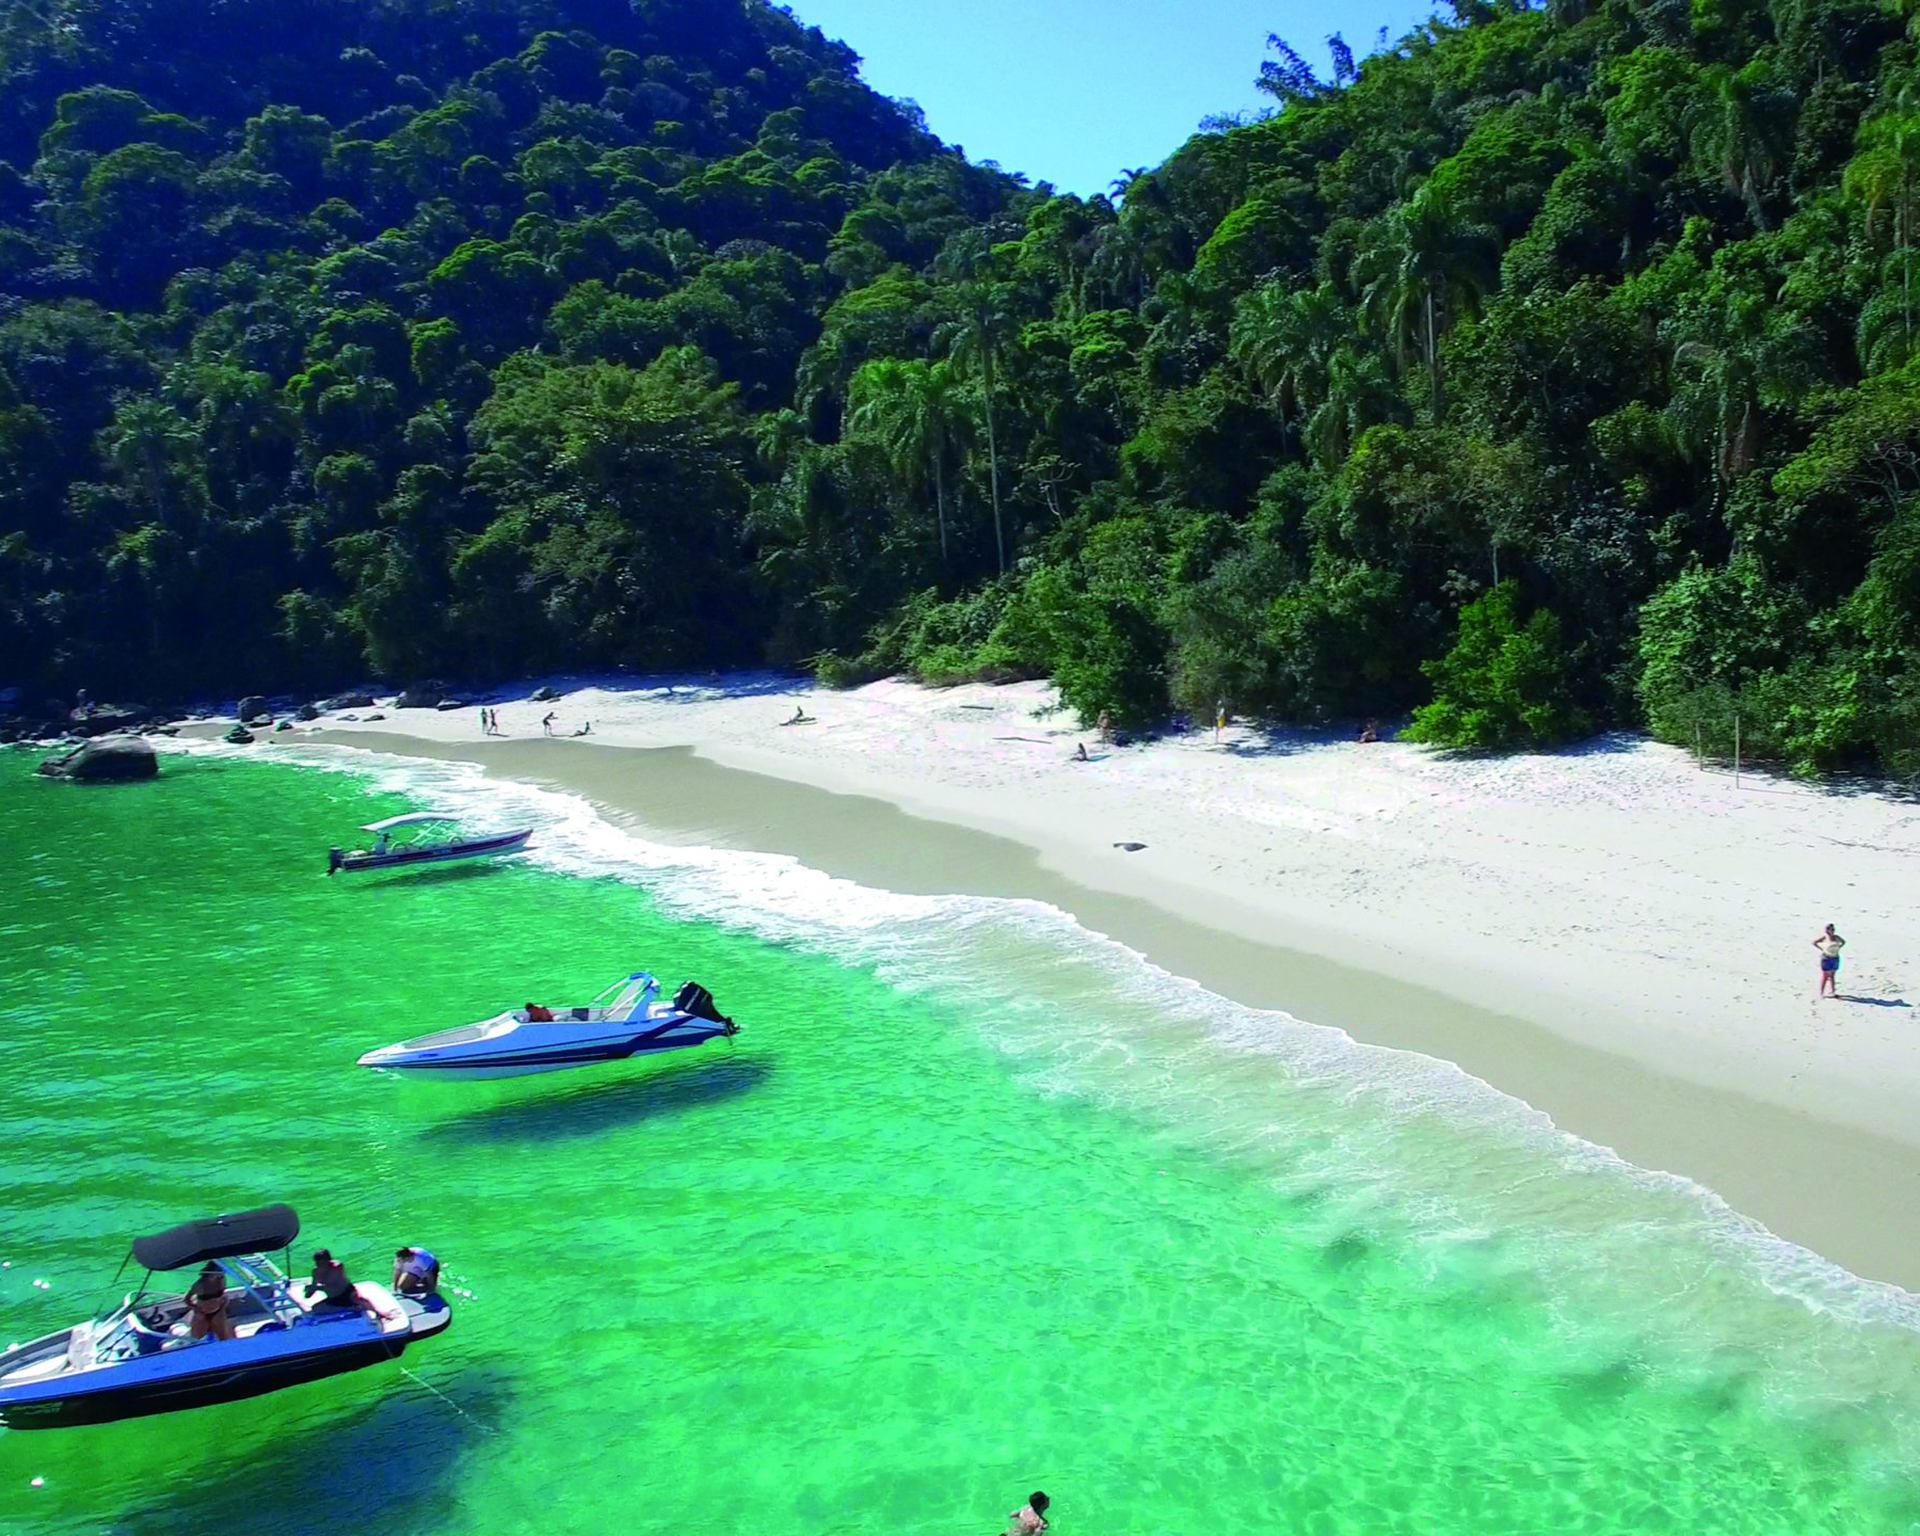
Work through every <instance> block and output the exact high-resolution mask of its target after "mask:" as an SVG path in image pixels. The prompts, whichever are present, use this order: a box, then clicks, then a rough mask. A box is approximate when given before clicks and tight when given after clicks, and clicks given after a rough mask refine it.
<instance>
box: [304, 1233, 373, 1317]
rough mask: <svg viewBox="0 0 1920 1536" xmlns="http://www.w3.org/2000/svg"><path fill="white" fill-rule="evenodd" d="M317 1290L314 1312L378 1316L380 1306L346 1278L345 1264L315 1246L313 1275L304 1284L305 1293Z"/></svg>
mask: <svg viewBox="0 0 1920 1536" xmlns="http://www.w3.org/2000/svg"><path fill="white" fill-rule="evenodd" d="M316 1292H318V1293H319V1296H320V1300H318V1301H317V1302H315V1303H314V1304H313V1310H314V1311H316V1312H364V1313H366V1314H367V1316H368V1317H370V1318H372V1319H374V1320H375V1321H378V1320H379V1317H380V1309H379V1308H378V1307H376V1306H375V1305H374V1304H373V1303H372V1302H370V1301H368V1300H367V1298H366V1297H364V1296H362V1295H361V1294H360V1292H359V1290H358V1289H357V1288H356V1287H355V1286H354V1283H353V1282H352V1281H351V1280H349V1279H348V1278H347V1266H346V1265H344V1264H342V1263H341V1262H340V1261H339V1260H338V1259H336V1258H335V1257H334V1256H333V1255H332V1254H331V1253H330V1252H328V1251H327V1250H326V1249H325V1248H316V1249H315V1250H314V1254H313V1279H312V1280H311V1281H309V1282H308V1284H307V1295H308V1296H309V1297H311V1296H313V1295H314V1294H315V1293H316Z"/></svg>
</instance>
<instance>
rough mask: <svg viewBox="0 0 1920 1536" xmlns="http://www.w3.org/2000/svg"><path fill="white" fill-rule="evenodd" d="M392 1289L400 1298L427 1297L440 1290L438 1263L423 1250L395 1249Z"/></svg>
mask: <svg viewBox="0 0 1920 1536" xmlns="http://www.w3.org/2000/svg"><path fill="white" fill-rule="evenodd" d="M393 1288H394V1290H395V1291H396V1292H398V1293H399V1294H400V1295H402V1296H429V1295H431V1294H432V1293H433V1292H435V1291H437V1290H439V1289H440V1261H439V1260H438V1259H436V1258H435V1257H434V1256H433V1255H432V1254H430V1253H428V1252H427V1250H426V1249H424V1248H396V1249H395V1250H394V1253H393Z"/></svg>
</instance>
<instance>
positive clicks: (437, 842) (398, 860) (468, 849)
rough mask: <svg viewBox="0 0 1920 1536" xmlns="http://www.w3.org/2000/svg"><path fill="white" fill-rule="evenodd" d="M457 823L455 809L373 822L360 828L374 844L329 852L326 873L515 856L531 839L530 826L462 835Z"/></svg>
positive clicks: (399, 867) (418, 812) (412, 866)
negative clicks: (346, 850) (516, 830)
mask: <svg viewBox="0 0 1920 1536" xmlns="http://www.w3.org/2000/svg"><path fill="white" fill-rule="evenodd" d="M459 819H460V818H459V816H458V815H457V814H456V813H454V812H452V811H408V812H407V813H406V814H405V815H404V816H389V817H387V818H386V820H384V821H370V822H368V823H367V824H366V825H365V826H364V827H362V828H361V829H360V830H361V831H362V832H371V833H372V834H373V845H372V846H371V847H368V848H355V849H353V850H352V851H351V852H347V853H343V852H341V850H340V849H338V848H329V849H328V850H327V873H328V874H329V875H332V874H338V873H339V872H340V871H341V870H345V871H346V872H347V873H349V874H352V873H354V872H355V871H357V870H368V869H412V868H414V867H416V866H418V865H422V864H451V863H452V862H453V861H454V860H456V859H484V858H491V857H492V856H493V855H495V854H500V853H514V852H517V851H518V850H519V849H521V848H524V847H525V846H526V842H527V839H528V838H530V837H532V836H533V828H532V827H522V828H521V829H520V830H519V831H518V832H496V833H490V834H489V835H487V836H486V837H461V836H460V835H459V833H458V831H457V830H455V827H454V824H455V823H457V822H458V821H459ZM436 828H446V829H447V830H446V831H444V832H437V831H435V830H433V829H436ZM395 834H400V835H399V836H396V835H395ZM409 834H412V835H409Z"/></svg>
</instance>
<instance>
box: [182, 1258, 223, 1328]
mask: <svg viewBox="0 0 1920 1536" xmlns="http://www.w3.org/2000/svg"><path fill="white" fill-rule="evenodd" d="M187 1336H188V1337H189V1338H195V1339H204V1338H207V1337H209V1336H211V1337H213V1338H216V1339H230V1338H232V1337H233V1336H234V1333H233V1323H232V1321H231V1320H230V1319H229V1318H228V1316H227V1277H226V1273H225V1271H223V1270H222V1269H221V1268H220V1266H219V1265H218V1264H212V1263H209V1264H207V1265H205V1266H204V1267H203V1268H202V1269H201V1271H200V1276H199V1278H198V1279H196V1280H195V1281H194V1282H193V1284H192V1285H191V1286H189V1287H188V1289H187Z"/></svg>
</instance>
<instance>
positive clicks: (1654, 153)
mask: <svg viewBox="0 0 1920 1536" xmlns="http://www.w3.org/2000/svg"><path fill="white" fill-rule="evenodd" d="M4 14H5V21H4V30H3V31H0V81H3V82H4V84H3V86H0V507H4V509H5V510H4V512H0V650H3V651H4V654H5V656H6V657H7V658H8V660H7V661H6V662H5V663H4V666H5V667H6V669H7V670H8V671H9V673H10V675H8V676H5V677H0V683H19V684H23V685H26V686H29V687H35V688H42V689H45V688H64V687H72V686H75V685H80V684H85V685H87V686H90V687H92V688H93V689H94V690H95V691H96V692H100V691H103V690H104V691H133V692H137V693H141V694H146V695H154V694H160V695H166V694H173V695H178V694H180V693H183V692H187V691H194V690H220V689H225V690H227V691H229V692H232V691H238V690H240V689H246V690H249V691H253V690H258V689H263V688H294V687H316V688H317V687H320V686H323V685H326V684H329V683H334V682H344V681H348V680H351V679H353V678H356V677H358V676H361V675H363V674H365V673H366V672H368V671H373V672H377V673H379V674H381V675H383V676H386V677H388V678H390V679H394V680H398V681H404V680H406V679H408V678H410V677H416V676H421V675H437V676H446V677H453V678H465V679H491V678H502V677H507V676H511V675H515V674H524V673H527V672H531V671H538V670H544V669H550V668H558V667H605V666H612V665H632V666H636V667H686V666H693V667H700V668H705V667H708V666H725V665H729V664H738V663H746V662H754V661H761V660H766V659H772V660H774V661H779V662H790V663H804V664H808V665H811V666H813V667H815V668H816V669H817V670H818V671H820V672H821V674H822V675H823V676H825V677H827V678H829V679H830V680H839V679H850V678H856V677H863V676H869V675H876V674H879V673H881V672H887V671H896V670H909V671H913V672H915V673H917V674H918V675H920V676H923V677H925V678H928V679H929V680H940V679H944V678H949V677H958V676H967V675H985V676H993V675H1001V674H1006V675H1013V674H1021V673H1028V674H1031V673H1041V672H1046V673H1051V674H1052V675H1053V676H1055V677H1056V678H1057V679H1058V680H1059V682H1060V683H1061V685H1062V688H1063V691H1064V692H1065V694H1066V696H1067V698H1068V700H1069V701H1070V702H1071V703H1073V704H1075V705H1077V706H1079V707H1080V708H1082V709H1083V710H1085V711H1087V712H1090V713H1091V712H1097V711H1099V710H1102V709H1105V710H1108V711H1110V712H1111V713H1112V714H1113V715H1114V716H1115V717H1116V718H1117V719H1119V720H1122V721H1147V720H1151V719H1153V718H1156V717H1160V716H1162V715H1164V714H1165V713H1167V712H1168V711H1170V710H1173V709H1178V708H1182V707H1200V708H1208V709H1210V708H1211V705H1212V703H1213V701H1214V700H1215V699H1218V698H1222V697H1224V698H1226V699H1228V700H1229V701H1231V703H1232V705H1233V707H1234V708H1235V709H1236V710H1239V711H1243V712H1253V713H1261V714H1267V715H1271V716H1275V717H1279V718H1288V719H1311V718H1323V717H1328V716H1356V715H1362V714H1369V713H1386V712H1389V711H1395V710H1400V709H1404V708H1409V707H1416V714H1415V722H1416V724H1415V729H1416V731H1417V732H1418V733H1419V734H1422V735H1424V736H1425V737H1427V738H1428V739H1431V740H1436V741H1442V742H1452V743H1459V744H1469V745H1506V744H1520V743H1526V742H1537V741H1547V740H1553V739H1557V738H1561V737H1565V736H1568V735H1573V734H1577V733H1579V732H1581V731H1583V730H1586V729H1589V728H1591V727H1593V726H1596V725H1603V724H1613V723H1630V724H1631V723H1645V724H1647V725H1649V726H1650V727H1651V728H1652V729H1654V730H1655V731H1656V732H1657V733H1660V734H1663V735H1666V736H1668V737H1670V738H1672V739H1677V740H1685V741H1689V742H1690V741H1692V740H1693V739H1694V736H1695V733H1696V731H1699V732H1700V733H1701V734H1702V735H1703V736H1704V737H1706V738H1707V740H1708V742H1709V744H1710V745H1714V744H1719V743H1720V742H1722V741H1723V740H1724V738H1725V737H1726V736H1728V735H1729V734H1730V732H1731V728H1732V720H1733V718H1734V715H1735V713H1736V711H1737V712H1738V714H1739V715H1740V716H1741V718H1742V722H1743V729H1744V731H1745V734H1746V738H1747V741H1748V742H1749V744H1750V745H1751V747H1753V748H1755V749H1758V750H1762V751H1772V752H1775V753H1778V754H1779V755H1781V756H1784V757H1787V758H1790V759H1792V760H1794V761H1796V762H1798V763H1802V764H1805V765H1809V766H1836V765H1845V764H1853V763H1863V764H1871V763H1875V762H1877V763H1879V764H1881V765H1883V766H1886V767H1890V768H1892V769H1894V770H1896V771H1899V772H1902V773H1909V772H1912V771H1913V770H1914V768H1915V767H1916V766H1920V503H1916V500H1915V498H1916V495H1920V351H1916V348H1915V345H1914V332H1915V325H1916V320H1920V314H1917V313H1916V311H1920V255H1916V252H1915V249H1914V245H1915V242H1914V234H1915V228H1914V223H1915V216H1916V213H1920V209H1916V207H1915V199H1916V194H1920V72H1917V71H1916V68H1915V42H1914V36H1913V33H1912V28H1911V26H1910V24H1909V21H1908V20H1907V19H1906V17H1905V16H1903V15H1902V14H1901V13H1900V12H1899V11H1897V10H1895V9H1892V8H1883V7H1881V6H1878V5H1874V4H1869V3H1865V0H1774V3H1772V4H1770V5H1769V4H1751V3H1742V0H1693V3H1692V5H1691V8H1689V7H1688V6H1686V5H1681V4H1677V3H1668V0H1663V3H1644V0H1609V3H1606V4H1602V5H1599V6H1596V7H1594V8H1592V9H1583V8H1582V7H1581V5H1580V4H1579V3H1578V0H1568V3H1559V4H1555V5H1554V6H1553V7H1552V8H1551V9H1548V10H1532V9H1517V8H1513V7H1511V6H1504V5H1502V6H1494V5H1486V6H1482V5H1478V4H1473V3H1469V0H1459V3H1458V4H1457V5H1456V7H1455V10H1454V12H1453V13H1452V15H1451V16H1450V18H1449V19H1444V20H1441V19H1436V20H1435V21H1434V22H1432V23H1431V24H1430V25H1429V26H1428V27H1427V28H1426V29H1424V30H1423V31H1420V32H1417V33H1415V34H1412V35H1410V36H1409V37H1406V38H1404V39H1402V40H1400V41H1399V42H1398V43H1394V44H1387V45H1383V46H1382V47H1381V48H1380V49H1379V50H1378V51H1376V53H1375V54H1374V55H1373V56H1371V57H1369V58H1366V59H1364V60H1359V61H1356V60H1355V59H1354V58H1353V56H1352V55H1351V54H1350V53H1349V51H1348V50H1347V49H1346V47H1345V46H1344V44H1341V43H1340V42H1339V41H1338V40H1337V39H1336V40H1335V48H1334V57H1335V61H1336V68H1335V73H1336V78H1335V79H1333V80H1332V81H1320V80H1318V79H1316V78H1315V77H1314V76H1313V75H1312V73H1311V72H1309V71H1308V70H1307V69H1306V67H1305V66H1304V65H1302V64H1301V63H1300V61H1299V60H1298V59H1297V58H1296V57H1295V56H1294V55H1293V54H1292V53H1291V52H1290V51H1289V50H1288V49H1287V48H1286V47H1285V46H1284V45H1277V46H1276V48H1275V50H1274V54H1273V57H1271V58H1269V60H1268V61H1267V62H1266V64H1265V65H1264V66H1260V65H1259V61H1258V60H1254V59H1249V61H1248V62H1249V69H1250V71H1251V70H1252V69H1254V68H1255V67H1261V68H1262V83H1263V84H1264V85H1265V87H1266V88H1267V90H1268V91H1269V92H1270V93H1271V95H1272V96H1273V98H1274V111H1273V112H1272V113H1271V114H1269V115H1267V116H1265V117H1264V118H1263V119H1262V120H1260V121H1256V122H1248V123H1243V124H1225V123H1223V124H1217V125H1212V126H1210V127H1209V128H1208V129H1207V131H1204V132H1202V133H1200V134H1198V135H1197V136H1196V137H1195V138H1194V139H1192V140H1191V141H1190V142H1189V143H1188V144H1187V145H1186V146H1184V147H1183V148H1182V149H1180V150H1179V151H1178V152H1177V153H1176V154H1174V155H1173V156H1172V158H1170V159H1169V160H1168V161H1167V162H1166V163H1165V164H1164V165H1162V166H1159V167H1157V168H1141V169H1140V170H1138V171H1134V172H1129V173H1127V174H1126V175H1124V176H1123V177H1122V178H1121V179H1120V181H1119V182H1117V183H1116V185H1115V188H1114V190H1113V193H1112V195H1111V196H1107V197H1095V198H1092V199H1087V200H1082V199H1079V198H1075V197H1058V196H1054V195H1052V194H1051V192H1050V190H1049V189H1048V188H1047V187H1045V186H1044V185H1042V186H1040V187H1038V188H1028V187H1026V186H1025V185H1023V184H1022V183H1020V182H1019V181H1018V180H1017V179H1015V178H1009V177H1006V176H1003V175H1001V174H999V173H998V172H997V171H996V170H994V169H993V168H991V167H976V166H972V165H969V164H968V163H967V162H966V161H965V159H964V158H963V157H962V156H961V155H960V154H958V153H957V152H955V151H952V150H949V149H947V148H945V147H943V146H942V145H940V144H939V143H938V142H937V141H935V140H934V139H933V138H932V137H931V136H930V135H929V134H928V133H927V132H926V130H925V128H924V126H923V125H922V123H921V122H920V121H919V116H918V113H917V112H916V111H915V110H914V109H912V107H911V106H910V105H907V104H896V103H893V102H889V101H886V100H884V99H882V98H880V97H878V96H876V95H875V94H873V93H872V92H871V91H869V90H868V89H867V88H866V87H865V86H864V85H862V84H861V83H860V81H859V78H858V73H857V59H856V58H855V57H854V55H853V54H852V53H851V52H850V51H849V50H848V49H847V48H845V47H843V46H842V45H841V44H839V43H836V42H832V41H829V40H827V39H825V38H823V37H822V36H821V35H820V34H819V33H818V32H816V31H812V30H809V29H808V28H806V27H805V26H804V25H803V24H802V23H801V22H799V21H796V20H795V19H794V18H793V17H792V16H791V15H789V14H788V13H787V12H786V11H784V10H781V9H776V8H773V7H770V6H767V5H765V4H762V3H760V0H632V3H631V5H628V4H626V3H618V0H388V3H341V0H336V3H320V0H292V3H287V0H278V3H271V4H270V3H267V0H226V3H220V4H215V3H212V0H47V3H46V4H45V5H44V6H43V7H41V8H38V9H28V8H27V7H26V6H24V5H16V6H13V7H11V8H9V9H8V10H7V11H6V12H5V13H4ZM853 41H854V42H855V43H856V44H857V42H858V40H857V39H854V40H853ZM1060 67H1061V68H1062V69H1063V70H1068V69H1071V68H1072V67H1073V61H1072V60H1071V59H1070V58H1068V59H1062V60H1061V61H1060Z"/></svg>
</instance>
